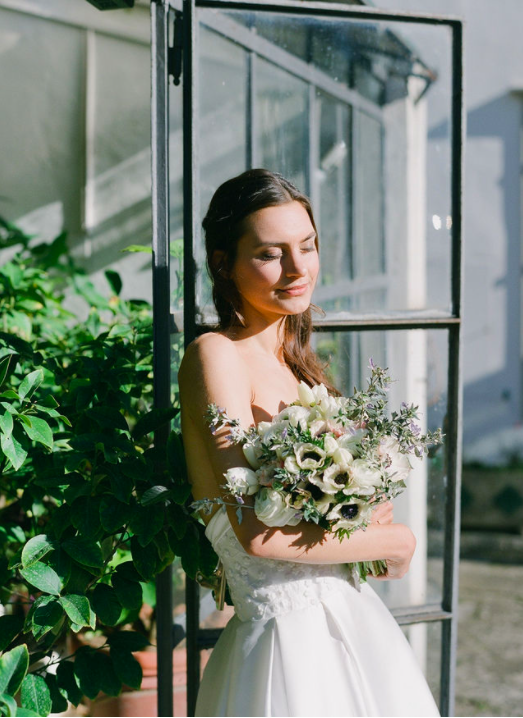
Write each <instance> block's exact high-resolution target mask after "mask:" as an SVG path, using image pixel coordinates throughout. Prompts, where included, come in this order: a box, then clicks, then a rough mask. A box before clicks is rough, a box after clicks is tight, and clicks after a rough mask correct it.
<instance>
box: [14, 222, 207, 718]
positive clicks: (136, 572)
mask: <svg viewBox="0 0 523 718" xmlns="http://www.w3.org/2000/svg"><path fill="white" fill-rule="evenodd" d="M30 240H31V238H30V237H28V236H26V235H25V234H24V233H23V232H21V230H19V229H18V228H16V227H14V226H13V225H11V224H9V223H8V222H5V221H4V220H1V219H0V249H1V248H8V247H11V248H16V249H17V251H16V254H15V255H14V256H13V257H12V259H11V260H10V261H8V262H5V263H4V264H3V265H2V266H1V267H0V292H1V293H0V316H1V320H0V321H1V330H0V473H1V475H0V492H1V493H0V579H1V580H0V585H1V588H0V601H1V604H2V606H3V615H0V652H2V654H1V656H0V715H8V716H10V715H43V716H45V715H48V714H49V713H50V712H51V711H53V712H58V711H63V710H65V708H66V707H67V701H70V702H71V703H73V704H75V705H78V703H79V701H80V700H81V699H82V697H83V696H84V695H85V696H87V697H89V698H95V697H96V695H97V694H98V693H99V691H105V692H106V693H107V694H109V695H117V694H118V693H119V692H120V690H121V688H122V685H123V684H126V685H129V686H131V687H134V688H138V687H139V686H140V683H141V669H140V666H139V664H138V662H137V661H136V660H135V659H134V658H133V656H132V654H133V652H134V651H137V650H141V649H143V648H144V647H145V646H146V645H147V644H148V643H149V641H148V638H147V637H146V636H145V635H142V634H140V633H138V632H136V631H134V630H128V628H129V627H130V626H132V624H133V622H135V621H137V618H138V615H139V612H140V609H141V607H142V603H143V590H144V588H147V585H150V583H151V582H152V581H153V580H154V578H155V576H157V575H158V574H159V573H160V572H161V571H163V570H164V569H165V567H166V566H167V565H169V564H170V563H171V562H172V561H173V559H174V557H175V556H181V561H182V565H183V568H184V569H185V571H186V572H187V573H188V575H190V576H191V577H194V576H195V574H196V572H197V571H201V572H202V573H203V574H204V575H209V574H211V573H212V571H213V570H214V568H215V566H216V562H217V557H216V555H215V554H214V552H213V550H212V547H211V546H210V544H209V542H208V541H207V539H206V538H205V536H204V527H203V526H202V525H201V524H199V523H198V522H197V521H195V520H194V519H193V518H192V517H191V514H190V510H188V509H187V507H186V503H187V501H188V498H189V493H190V489H189V485H188V481H187V475H186V469H185V463H184V456H183V445H182V440H181V436H180V434H179V432H177V431H172V430H171V431H170V433H169V435H168V440H167V442H166V445H164V446H162V445H155V444H154V440H153V433H154V432H155V431H156V430H157V429H158V428H159V427H161V426H163V425H165V424H166V423H170V422H172V420H173V419H175V417H176V415H177V413H178V411H179V409H178V407H177V397H176V396H174V397H173V406H172V407H171V408H168V409H163V410H159V409H154V408H152V403H153V383H152V318H151V307H150V306H149V304H148V303H147V302H144V301H138V300H131V301H126V300H123V299H122V298H121V297H120V296H119V295H120V292H121V288H122V281H121V278H120V276H119V275H118V274H117V273H116V272H114V271H112V270H107V271H106V273H105V275H106V279H107V281H108V285H109V289H110V296H109V297H106V296H103V295H102V294H100V293H99V292H98V291H97V290H96V289H95V287H94V285H93V284H92V282H91V281H90V280H89V278H88V277H87V276H86V275H85V273H84V272H83V271H82V270H81V269H80V268H79V267H78V266H76V265H75V263H74V262H73V260H72V259H71V257H70V255H68V253H67V245H66V237H65V235H64V234H62V235H60V236H59V237H57V238H56V239H55V240H54V241H53V242H52V243H50V244H45V243H42V244H37V245H36V246H35V245H34V244H33V243H32V242H31V241H30ZM11 251H12V250H11ZM67 292H73V293H74V294H76V295H77V296H79V297H82V298H83V300H84V302H85V303H86V305H87V311H86V317H85V318H83V319H82V318H79V317H78V316H76V315H75V314H73V313H72V312H70V311H68V310H67V309H65V304H66V300H67V296H66V294H67ZM175 347H176V350H177V351H178V352H179V351H181V347H180V343H178V344H177V345H175ZM177 359H179V356H174V357H173V360H174V361H176V360H177ZM83 629H101V631H102V632H103V635H104V636H105V638H106V640H105V643H104V644H103V645H102V646H99V647H96V648H95V647H94V646H91V645H85V646H82V647H81V648H80V649H78V650H77V651H76V652H75V653H74V655H63V654H62V655H60V653H59V652H57V651H56V647H57V646H58V647H61V650H62V651H63V643H64V638H65V636H66V635H67V633H68V632H70V631H73V632H79V631H81V630H83ZM15 696H17V697H18V701H19V702H20V703H21V706H22V708H20V707H18V706H17V702H16V700H15Z"/></svg>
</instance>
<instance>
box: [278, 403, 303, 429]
mask: <svg viewBox="0 0 523 718" xmlns="http://www.w3.org/2000/svg"><path fill="white" fill-rule="evenodd" d="M308 418H309V410H308V409H307V408H306V407H305V406H286V407H285V409H283V410H282V411H280V413H279V414H277V415H276V416H275V417H273V422H281V421H288V422H289V424H290V425H291V426H293V427H297V426H299V427H300V429H301V430H302V431H306V429H307V419H308Z"/></svg>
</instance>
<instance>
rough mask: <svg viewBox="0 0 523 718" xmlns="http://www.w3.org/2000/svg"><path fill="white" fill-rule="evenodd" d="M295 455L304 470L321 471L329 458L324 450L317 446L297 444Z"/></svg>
mask: <svg viewBox="0 0 523 718" xmlns="http://www.w3.org/2000/svg"><path fill="white" fill-rule="evenodd" d="M294 453H295V455H296V461H297V463H298V466H300V467H301V468H302V469H319V468H321V467H322V466H323V462H324V461H325V459H326V457H327V454H326V453H325V452H324V451H323V449H322V448H321V447H320V446H316V444H297V445H296V446H295V447H294Z"/></svg>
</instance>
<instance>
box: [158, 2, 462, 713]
mask: <svg viewBox="0 0 523 718" xmlns="http://www.w3.org/2000/svg"><path fill="white" fill-rule="evenodd" d="M182 3H183V4H182ZM169 8H172V9H173V10H177V11H180V10H182V11H183V18H184V23H183V24H184V36H183V106H184V110H183V112H184V158H183V163H184V240H185V251H184V273H185V282H184V284H185V298H184V328H185V341H186V343H188V342H190V341H192V339H193V338H194V337H195V336H196V334H197V333H198V330H199V328H198V327H197V325H196V323H195V310H196V294H195V283H194V281H191V280H194V277H195V276H196V262H195V245H196V242H197V240H198V237H199V232H200V227H199V218H198V217H197V215H196V213H195V211H194V210H195V209H196V208H198V207H199V196H198V192H199V187H198V182H197V181H195V179H196V178H197V169H198V154H197V153H198V144H197V139H198V136H197V127H196V120H197V117H198V108H197V103H198V77H197V73H195V72H193V69H194V68H193V61H194V58H195V57H196V56H197V55H196V53H197V35H198V22H197V8H214V9H223V10H226V9H229V10H232V9H236V10H251V11H253V10H257V11H260V12H264V13H291V14H295V15H311V14H313V15H321V16H324V17H340V18H345V19H351V20H367V21H370V20H376V21H378V20H379V21H397V22H398V21H400V22H402V23H416V24H428V25H442V26H447V27H449V28H450V30H451V32H452V83H453V85H452V117H451V126H452V164H451V167H452V175H451V212H452V218H453V229H452V259H451V261H452V266H451V273H452V276H451V297H452V308H451V312H450V313H442V312H432V313H431V312H422V313H419V312H401V313H395V314H385V313H382V314H381V315H380V316H378V317H376V316H372V317H370V316H369V317H365V316H364V315H358V316H351V317H348V318H347V319H336V320H335V321H331V320H328V319H327V320H324V321H320V322H318V323H317V325H316V330H317V331H338V332H339V331H343V332H346V331H355V330H357V331H371V330H377V329H381V330H384V329H392V330H398V329H432V328H437V329H447V330H448V333H449V345H448V414H449V416H448V418H449V425H448V431H447V469H448V475H447V480H448V489H447V497H446V498H447V502H446V509H445V527H446V529H445V548H444V581H443V598H442V603H441V605H439V604H437V605H425V606H416V607H410V608H408V609H401V610H396V611H393V614H394V615H395V617H396V619H397V620H398V622H399V623H400V624H403V625H406V624H413V623H420V622H421V623H426V622H432V621H439V622H441V624H442V659H441V701H440V708H441V713H442V715H452V713H453V707H454V670H455V662H456V636H457V597H458V596H457V588H458V559H459V508H460V507H459V488H460V478H461V476H460V474H461V471H460V467H461V448H460V447H461V433H462V390H461V384H462V378H461V371H462V370H461V363H462V360H461V291H462V276H463V255H462V179H463V145H464V131H465V130H464V111H463V29H462V21H461V20H459V19H454V18H449V17H439V16H431V15H414V14H410V13H402V12H383V11H380V10H376V9H374V8H366V7H360V6H346V5H339V4H333V3H324V2H308V1H303V2H301V1H300V2H296V1H294V0H281V1H277V2H275V1H273V2H259V1H257V0H152V2H151V21H152V22H151V31H152V150H153V152H152V175H153V190H152V191H153V249H154V253H153V286H154V293H153V304H154V332H155V346H154V350H155V364H154V367H155V404H156V405H157V406H166V405H168V403H169V401H170V386H169V381H170V366H169V347H170V329H169V324H170V317H169V302H168V299H169V251H168V244H169V213H168V207H169V196H168V193H169V178H168V74H169V71H168V54H169V50H168V27H169ZM255 60H256V58H255V56H254V55H252V56H251V61H255ZM250 92H254V88H253V87H251V88H250ZM360 103H361V99H359V101H358V104H360ZM369 105H372V103H369ZM365 109H366V110H371V109H373V108H371V107H369V108H365ZM374 112H375V110H374V111H373V114H374ZM251 132H252V123H251ZM248 147H249V148H250V149H248V157H247V159H248V160H249V161H250V162H254V161H255V158H254V157H253V142H252V140H251V141H250V142H249V141H248ZM158 440H159V441H161V440H162V436H159V437H158ZM171 591H172V588H171V575H170V572H167V571H166V572H164V574H162V575H161V576H160V577H159V579H158V609H157V611H158V664H159V676H158V694H159V697H158V715H173V710H172V646H173V642H172V640H171V637H172V611H171ZM186 601H187V660H188V693H187V698H188V715H193V714H194V706H195V703H196V694H197V689H198V682H199V673H200V661H199V656H200V650H201V649H202V648H208V647H211V646H212V645H214V643H215V642H216V640H217V637H218V635H219V631H216V630H213V631H203V630H200V628H199V591H198V586H197V585H196V584H195V583H194V582H192V581H188V582H187V595H186ZM211 634H212V635H211Z"/></svg>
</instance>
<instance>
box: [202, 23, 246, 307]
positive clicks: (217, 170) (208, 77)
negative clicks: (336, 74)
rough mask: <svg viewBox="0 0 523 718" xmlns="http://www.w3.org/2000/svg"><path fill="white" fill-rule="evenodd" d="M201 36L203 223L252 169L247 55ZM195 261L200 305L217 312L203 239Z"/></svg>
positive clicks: (205, 33)
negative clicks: (218, 197)
mask: <svg viewBox="0 0 523 718" xmlns="http://www.w3.org/2000/svg"><path fill="white" fill-rule="evenodd" d="M199 39H200V59H199V62H200V65H199V78H200V93H199V102H200V116H199V118H198V131H199V140H198V147H199V149H198V153H199V159H200V166H199V171H200V173H199V185H200V202H201V205H200V221H201V220H202V219H203V217H204V216H205V214H206V212H207V208H208V206H209V202H210V200H211V197H212V195H213V194H214V191H215V190H216V189H217V187H218V186H219V185H220V184H222V182H225V180H227V179H229V178H230V177H234V176H235V175H238V174H240V173H241V172H243V171H244V170H245V169H246V168H247V166H246V161H247V53H246V52H245V50H243V49H242V48H241V47H240V46H238V45H237V44H235V43H234V42H232V41H231V40H229V39H227V38H224V37H223V36H221V35H219V34H218V33H216V32H213V31H212V29H210V28H207V27H204V26H201V27H200V38H199ZM197 181H198V180H197ZM196 265H197V267H198V277H197V297H198V304H199V306H200V307H202V308H206V309H204V314H205V313H206V314H207V315H209V313H210V314H211V316H212V314H213V310H212V309H211V308H210V306H211V304H212V302H211V288H210V283H209V278H208V274H207V270H206V261H205V250H204V246H203V241H200V242H196Z"/></svg>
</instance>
